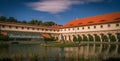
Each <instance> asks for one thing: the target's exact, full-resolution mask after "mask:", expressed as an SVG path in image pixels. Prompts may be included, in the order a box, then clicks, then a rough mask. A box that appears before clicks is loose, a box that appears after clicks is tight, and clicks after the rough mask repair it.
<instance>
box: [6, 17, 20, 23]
mask: <svg viewBox="0 0 120 61" xmlns="http://www.w3.org/2000/svg"><path fill="white" fill-rule="evenodd" d="M7 21H8V22H18V20H17V19H15V18H14V17H9V18H8V19H7Z"/></svg>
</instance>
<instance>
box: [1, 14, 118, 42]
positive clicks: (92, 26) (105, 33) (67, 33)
mask: <svg viewBox="0 0 120 61" xmlns="http://www.w3.org/2000/svg"><path fill="white" fill-rule="evenodd" d="M0 32H1V33H2V34H4V35H8V36H9V38H10V40H19V41H20V40H41V39H43V38H44V37H47V38H50V37H55V38H57V39H58V41H59V42H60V41H65V42H73V39H74V37H76V38H81V39H82V41H93V42H120V12H114V13H109V14H103V15H98V16H92V17H87V18H78V19H75V20H72V21H70V22H68V23H67V24H65V25H63V26H52V27H43V26H35V25H27V24H20V23H9V22H0Z"/></svg>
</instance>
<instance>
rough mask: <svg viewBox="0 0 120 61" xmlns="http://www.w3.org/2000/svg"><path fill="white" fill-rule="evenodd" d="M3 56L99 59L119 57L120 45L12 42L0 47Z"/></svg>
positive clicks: (30, 60) (25, 60) (22, 60)
mask: <svg viewBox="0 0 120 61" xmlns="http://www.w3.org/2000/svg"><path fill="white" fill-rule="evenodd" d="M4 58H5V59H9V61H10V60H11V61H16V60H17V61H18V60H19V61H36V60H38V61H101V60H107V59H109V58H120V45H118V44H86V45H84V46H80V47H64V48H63V47H42V46H40V45H33V44H32V45H30V44H29V45H27V44H12V45H10V46H9V48H0V59H1V60H2V59H4Z"/></svg>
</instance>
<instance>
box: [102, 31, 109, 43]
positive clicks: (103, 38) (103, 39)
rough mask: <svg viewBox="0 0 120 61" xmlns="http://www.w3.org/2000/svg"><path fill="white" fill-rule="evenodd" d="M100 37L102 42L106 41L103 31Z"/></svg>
mask: <svg viewBox="0 0 120 61" xmlns="http://www.w3.org/2000/svg"><path fill="white" fill-rule="evenodd" d="M101 39H102V41H103V42H108V37H107V36H106V35H104V34H103V33H102V34H101Z"/></svg>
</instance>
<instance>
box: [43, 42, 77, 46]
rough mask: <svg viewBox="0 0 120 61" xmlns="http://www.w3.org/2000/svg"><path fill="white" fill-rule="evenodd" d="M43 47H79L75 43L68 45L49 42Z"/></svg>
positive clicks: (68, 43)
mask: <svg viewBox="0 0 120 61" xmlns="http://www.w3.org/2000/svg"><path fill="white" fill-rule="evenodd" d="M43 46H50V47H74V46H77V45H75V44H74V43H71V42H67V43H59V42H47V43H46V44H45V45H43Z"/></svg>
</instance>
